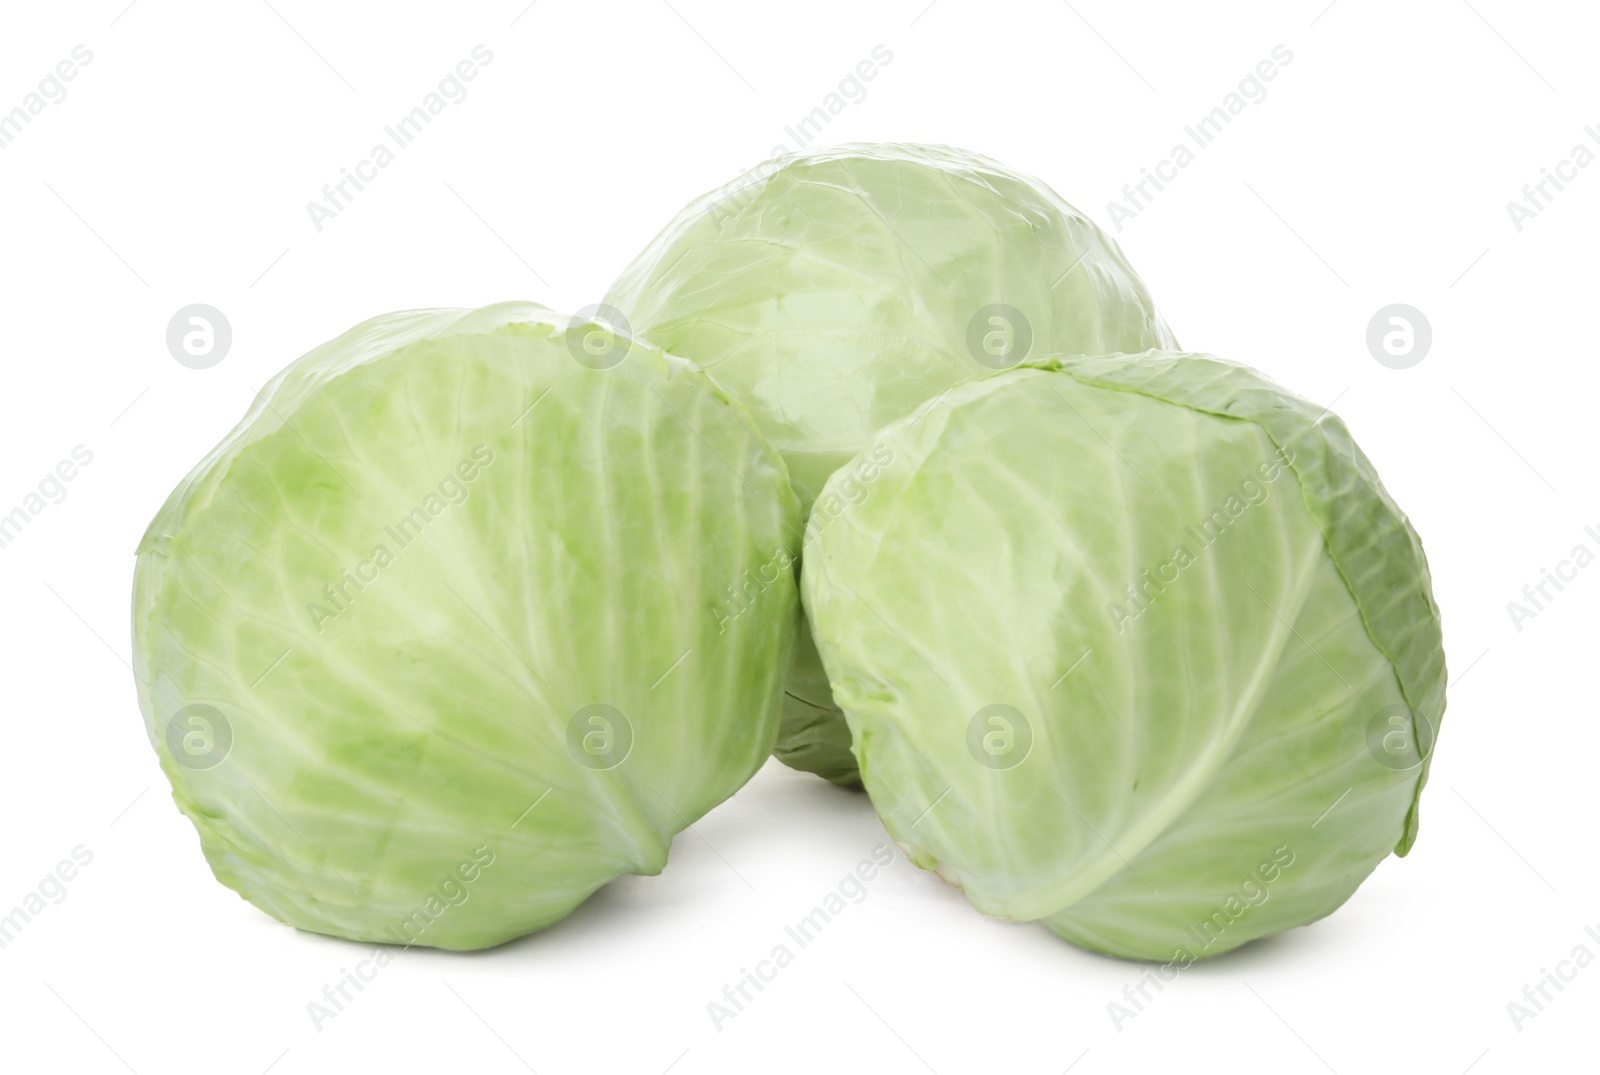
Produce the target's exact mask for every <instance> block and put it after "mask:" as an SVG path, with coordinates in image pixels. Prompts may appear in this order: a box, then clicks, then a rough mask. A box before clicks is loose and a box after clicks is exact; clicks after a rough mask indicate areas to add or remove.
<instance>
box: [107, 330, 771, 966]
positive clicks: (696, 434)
mask: <svg viewBox="0 0 1600 1075" xmlns="http://www.w3.org/2000/svg"><path fill="white" fill-rule="evenodd" d="M798 510H799V509H798V504H797V502H796V500H795V497H794V494H793V493H792V491H791V490H790V488H789V484H788V480H787V476H786V472H785V467H784V464H783V461H782V459H781V458H780V457H779V456H778V455H777V453H776V452H774V451H773V450H772V449H771V448H770V447H768V446H767V445H766V444H765V442H764V441H763V440H762V439H761V438H760V436H759V434H758V433H757V431H756V429H755V427H754V425H753V424H752V423H751V421H750V419H749V417H748V416H747V415H746V414H744V412H743V411H742V410H741V409H740V408H739V407H738V406H737V405H736V404H733V403H732V402H730V401H729V400H728V399H727V398H726V397H724V396H723V395H722V394H721V393H720V391H718V390H717V389H715V388H714V387H713V386H712V385H711V383H710V382H709V381H708V380H707V378H706V377H705V376H704V375H703V374H701V373H700V372H698V371H697V370H695V369H693V368H692V367H691V366H689V364H688V363H685V362H682V361H680V360H678V359H675V358H671V357H669V356H666V355H664V354H662V353H661V352H659V351H657V350H655V349H653V348H651V347H648V346H645V345H643V344H641V343H638V342H635V341H632V340H630V339H628V338H627V337H625V336H621V335H618V334H615V333H613V332H612V331H611V330H609V329H608V328H606V327H604V326H601V325H596V324H590V323H584V324H577V325H573V326H570V327H569V326H567V325H566V324H565V323H558V322H557V321H556V320H554V319H553V318H552V316H551V315H550V314H549V312H548V311H546V310H544V309H543V308H542V307H538V306H534V305H532V304H516V303H507V304H503V305H499V306H491V307H487V308H484V309H481V310H476V311H462V310H426V311H418V312H412V313H400V314H393V315H389V316H387V317H380V318H377V319H375V320H372V321H368V322H366V323H364V324H362V325H359V326H357V327H356V328H354V329H352V330H351V331H350V332H348V333H346V334H345V335H343V336H341V337H339V338H338V339H336V340H334V341H332V342H331V343H328V344H326V345H324V346H322V347H320V348H318V349H317V350H315V351H312V352H311V353H310V354H308V355H306V356H305V357H303V358H301V359H300V360H299V361H297V362H295V363H294V364H293V365H291V366H290V367H289V368H288V369H286V370H285V371H284V372H283V373H282V374H280V375H279V376H278V377H277V378H276V379H275V380H274V381H272V383H271V384H269V385H268V386H267V387H266V389H265V390H264V391H263V392H262V393H261V394H260V395H259V396H258V398H257V399H256V401H255V404H254V405H253V406H252V408H251V410H250V412H249V414H248V415H247V416H246V417H245V419H244V421H243V422H242V423H241V424H240V425H239V426H238V427H237V428H236V429H235V430H234V431H233V432H232V433H231V434H230V435H229V436H228V437H227V439H226V440H224V441H223V442H222V444H220V445H219V446H218V447H217V448H216V449H215V450H214V451H213V452H212V453H211V454H210V455H209V456H207V457H206V459H205V460H204V461H203V462H201V463H200V465H199V466H198V467H197V468H196V469H195V470H194V471H193V472H192V473H191V474H190V475H189V476H188V477H187V478H186V479H184V481H183V482H182V484H181V485H179V487H178V488H177V490H176V491H175V492H174V493H173V494H172V496H171V498H170V499H169V500H168V501H167V503H166V505H165V506H164V507H163V508H162V509H161V511H160V513H159V514H158V515H157V516H156V518H155V520H154V522H153V523H152V524H151V526H150V529H149V531H148V533H146V535H145V537H144V539H143V541H142V542H141V544H140V546H139V556H138V565H137V571H136V577H135V584H134V606H133V636H134V644H135V646H134V648H135V670H136V675H137V677H138V681H139V702H140V706H141V708H142V710H143V712H144V717H145V722H146V726H147V729H148V732H149V735H150V740H151V743H152V744H153V746H154V747H155V749H156V752H157V754H158V755H159V757H160V761H161V766H162V769H163V770H164V771H165V773H166V775H167V777H168V778H169V779H170V780H171V782H172V786H173V793H174V798H175V799H176V801H177V803H178V806H179V807H180V808H181V809H182V811H183V812H184V813H185V814H186V815H188V817H189V818H190V820H191V821H193V823H194V825H195V828H196V829H197V830H198V831H199V834H200V841H201V845H202V847H203V849H204V851H205V854H206V857H207V859H208V861H209V862H210V864H211V867H212V869H213V871H214V872H215V874H216V876H217V877H218V879H219V880H221V881H222V882H223V883H224V884H226V885H228V886H229V887H231V888H233V889H235V890H237V891H238V892H239V893H240V894H242V895H243V896H244V897H245V898H246V899H248V900H250V901H251V902H252V903H254V904H255V905H256V906H258V907H260V908H261V909H263V910H264V911H266V912H268V913H269V914H271V915H273V916H275V917H277V918H279V919H281V920H283V921H284V922H288V923H290V924H292V925H295V926H298V927H300V928H302V929H306V930H312V931H315V932H318V933H327V934H332V935H335V936H340V937H347V938H353V939H360V940H366V941H377V942H386V943H397V944H413V943H414V944H421V945H430V946H435V947H440V948H451V949H473V948H481V947H485V946H488V945H494V944H498V943H500V942H503V941H506V940H509V939H511V938H513V937H517V936H520V935H522V934H525V933H528V932H531V931H533V930H537V929H540V928H542V927H545V926H548V925H550V924H551V923H553V922H555V921H556V920H558V919H560V918H561V917H563V916H564V915H566V914H568V913H569V912H570V911H571V910H572V909H573V908H574V907H576V906H577V905H578V904H579V903H580V902H581V901H582V900H584V899H585V898H586V897H587V896H589V895H590V894H591V893H592V892H594V891H595V890H596V889H597V888H599V887H600V886H601V885H603V884H605V883H606V882H607V881H609V880H611V879H613V878H615V877H617V876H619V875H621V874H626V873H640V874H653V873H657V872H658V871H659V870H660V869H661V868H662V865H663V863H664V862H665V859H666V855H667V848H668V845H669V844H670V842H671V839H672V837H673V835H674V834H675V833H677V832H679V831H681V830H682V829H683V828H685V827H686V826H688V825H689V824H691V823H692V822H693V821H695V820H696V819H697V818H699V817H700V816H701V815H703V814H704V813H705V812H706V811H708V810H710V809H711V808H712V807H714V806H716V805H717V804H718V803H720V802H722V801H723V800H724V799H725V798H727V797H728V796H729V795H731V794H732V793H733V792H734V791H735V790H736V789H737V788H739V787H740V785H742V784H743V783H744V782H745V781H746V780H747V779H749V777H750V776H751V775H752V774H753V773H754V772H755V771H756V770H757V769H758V768H759V767H760V766H761V764H762V762H763V760H764V759H765V758H766V757H767V756H768V754H769V753H770V751H771V748H772V745H773V740H774V736H775V735H776V731H777V721H778V712H779V708H780V698H781V693H782V683H783V674H784V670H785V669H786V668H787V666H788V662H789V659H790V654H791V650H792V642H793V636H794V632H795V627H796V624H797V622H798V614H797V600H796V593H795V583H794V570H793V567H792V565H793V563H794V560H795V557H796V556H797V553H798V543H799V514H798ZM734 592H737V593H738V595H739V599H738V600H737V601H733V600H732V599H731V598H730V596H729V595H730V593H734Z"/></svg>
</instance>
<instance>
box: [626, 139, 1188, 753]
mask: <svg viewBox="0 0 1600 1075" xmlns="http://www.w3.org/2000/svg"><path fill="white" fill-rule="evenodd" d="M606 301H607V302H608V303H609V304H611V305H613V306H615V307H617V308H619V309H620V310H621V311H622V312H623V313H624V314H625V315H626V317H627V318H628V320H629V322H630V324H631V326H632V328H633V330H634V331H635V332H638V333H640V334H641V335H643V336H645V337H648V338H649V339H651V340H652V341H654V342H655V343H656V344H658V345H660V346H662V347H664V348H666V349H667V350H669V351H671V352H673V353H675V354H681V355H683V356H685V357H687V358H690V359H692V360H693V361H695V362H696V363H698V364H699V365H700V366H701V367H702V368H704V369H705V370H706V372H707V373H708V374H710V376H711V377H712V378H713V379H714V380H715V381H716V382H717V383H718V384H720V385H722V386H723V387H724V388H725V389H727V391H728V392H729V393H730V394H732V395H733V397H734V398H735V399H738V400H740V401H741V402H743V403H744V404H745V405H746V406H747V407H748V408H749V409H750V411H751V414H752V415H753V416H754V418H755V420H756V423H757V425H759V426H760V428H761V431H762V432H763V433H764V434H765V435H766V437H767V439H768V440H769V441H770V442H771V443H772V444H773V445H774V446H775V447H777V448H778V450H779V451H780V452H782V453H783V456H784V459H785V460H786V461H787V462H788V465H789V471H790V474H791V475H792V477H793V481H794V487H795V492H796V493H797V494H798V495H799V497H800V501H801V508H802V511H803V512H805V513H809V512H810V511H811V509H812V503H813V501H814V500H815V499H816V497H817V494H818V492H819V491H820V490H821V488H822V485H823V483H824V482H825V481H826V480H827V478H828V477H829V475H831V474H832V473H833V472H834V471H836V470H837V469H838V468H839V467H840V466H841V465H843V464H844V463H846V462H847V461H848V460H849V459H850V458H851V457H852V456H854V455H855V454H856V453H857V452H858V451H860V450H861V449H862V448H863V447H864V446H865V445H866V444H867V442H868V441H869V439H870V438H871V436H872V434H873V433H874V432H875V431H877V430H878V429H880V428H882V427H883V426H884V425H886V424H888V423H889V422H891V421H894V420H895V419H897V418H900V417H903V416H904V415H906V414H908V413H910V411H911V410H913V409H914V408H915V407H917V406H918V405H919V404H921V403H924V402H925V401H927V400H929V399H932V398H934V397H935V396H937V395H938V394H939V393H941V392H943V391H945V390H946V389H948V388H950V387H951V386H953V385H956V384H960V383H962V382H964V381H967V380H970V379H972V378H974V377H977V376H980V375H983V374H986V373H988V372H990V371H991V370H992V369H995V368H1003V367H1006V366H1012V365H1016V364H1018V363H1020V362H1022V361H1023V360H1024V359H1025V358H1026V357H1027V356H1028V355H1029V354H1033V355H1056V354H1065V355H1073V354H1102V353H1106V352H1112V351H1142V350H1144V349H1146V348H1150V347H1174V346H1176V344H1175V343H1174V341H1173V339H1172V335H1171V333H1170V332H1169V331H1168V329H1167V327H1166V324H1165V323H1164V322H1163V321H1162V319H1161V317H1160V315H1159V314H1158V313H1157V312H1156V310H1155V306H1154V304H1153V303H1152V301H1151V299H1150V295H1149V293H1148V292H1147V290H1146V289H1145V286H1144V284H1143V283H1142V282H1141V281H1140V280H1139V278H1138V277H1137V276H1136V275H1135V274H1134V272H1133V270H1132V268H1131V267H1129V265H1128V263H1127V261H1126V260H1125V259H1124V257H1123V255H1122V252H1121V250H1120V249H1118V247H1117V244H1116V243H1115V242H1114V241H1113V240H1112V239H1110V238H1108V237H1107V236H1106V235H1105V234H1104V233H1102V232H1101V231H1100V229H1099V228H1097V227H1096V226H1095V225H1094V223H1093V222H1092V221H1090V220H1089V219H1088V218H1087V217H1085V216H1083V215H1082V214H1081V213H1079V212H1078V211H1077V210H1076V209H1074V208H1073V207H1072V206H1070V205H1068V204H1067V203H1066V202H1065V201H1063V200H1062V199H1061V198H1060V197H1059V196H1058V195H1057V194H1056V193H1055V192H1054V191H1052V190H1051V189H1050V188H1048V187H1047V186H1045V185H1044V184H1042V183H1040V182H1039V181H1038V180H1035V179H1032V178H1030V177H1028V176H1025V175H1021V174H1019V173H1017V172H1014V171H1012V170H1010V169H1008V168H1006V167H1005V166H1003V165H1001V164H997V163H996V162H994V161H991V160H988V159H986V158H984V157H980V156H977V155H975V154H971V153H966V152H963V151H961V150H957V149H951V148H948V147H944V146H915V145H859V144H855V145H843V146H836V147H829V148H827V149H820V150H813V151H809V152H805V153H800V154H796V155H794V156H791V157H787V158H781V159H779V160H777V161H775V162H773V163H770V164H769V165H767V166H764V167H762V168H757V169H755V170H754V171H752V172H751V173H749V174H748V175H746V176H744V177H743V178H741V179H740V180H738V181H736V182H734V183H731V184H729V185H728V186H727V187H724V188H722V189H720V190H716V191H712V192H710V193H708V194H706V195H704V196H703V197H701V198H699V199H697V200H696V201H694V202H692V203H691V204H690V205H689V206H688V207H687V208H685V209H684V210H683V211H682V212H681V213H680V214H679V215H678V217H677V219H675V220H674V221H673V222H672V223H670V224H669V225H668V226H667V227H666V229H665V230H664V231H662V233H661V234H660V235H659V236H657V237H656V239H655V241H654V242H652V243H651V244H650V246H649V247H648V248H647V249H646V250H645V251H644V252H643V253H642V254H640V255H639V257H638V258H637V259H635V261H634V263H633V264H632V265H631V266H629V268H628V269H627V270H625V271H624V272H623V274H622V275H621V277H620V278H619V279H618V280H617V282H616V284H615V285H614V286H613V287H612V290H611V293H610V294H609V295H608V297H607V299H606ZM787 691H788V695H789V697H788V699H787V700H786V702H785V709H784V719H783V727H782V730H781V732H780V735H779V741H778V750H777V753H778V757H779V758H780V759H782V760H783V761H785V762H786V763H787V764H789V765H792V766H794V767H796V768H799V769H803V770H807V771H810V772H815V773H819V774H821V775H823V776H826V777H828V778H829V779H831V780H835V781H836V782H839V783H846V784H849V783H855V782H856V781H857V780H858V775H857V773H856V771H855V764H854V759H853V758H852V756H851V755H850V753H849V749H848V748H849V739H848V730H847V728H846V727H845V725H844V722H843V718H842V716H841V715H840V714H839V711H838V709H837V707H836V706H834V704H833V701H832V698H831V697H830V695H829V692H828V684H827V679H826V677H825V675H824V674H823V670H822V668H821V667H820V665H819V664H818V663H817V662H816V660H815V658H814V656H813V654H812V650H811V647H809V646H804V645H802V646H801V647H799V648H798V649H797V651H796V658H795V667H794V669H793V671H792V673H791V676H790V681H789V685H788V688H787Z"/></svg>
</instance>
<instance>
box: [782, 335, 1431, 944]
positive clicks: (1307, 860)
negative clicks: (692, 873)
mask: <svg viewBox="0 0 1600 1075" xmlns="http://www.w3.org/2000/svg"><path fill="white" fill-rule="evenodd" d="M878 440H879V442H880V443H879V444H878V445H876V446H875V448H874V450H878V451H880V452H882V451H887V452H889V453H891V454H892V455H893V458H894V462H893V463H892V464H891V465H889V466H888V467H886V468H885V469H884V471H883V473H882V475H881V476H880V477H879V479H878V481H877V482H876V483H875V485H874V486H873V488H872V490H871V492H870V494H869V495H868V496H867V497H865V498H864V499H862V500H861V501H859V502H858V503H856V504H854V505H852V506H851V507H850V508H849V509H848V510H847V511H845V512H843V513H842V514H840V515H839V516H838V517H836V518H833V519H831V520H820V519H818V518H815V517H814V518H813V520H812V524H811V531H810V532H809V533H808V535H807V541H808V544H807V556H806V558H805V563H804V570H803V577H802V596H803V600H804V602H805V607H806V610H807V612H808V614H809V616H810V619H811V624H812V629H813V633H814V636H815V638H816V641H817V645H818V648H819V649H820V651H821V655H822V658H823V661H824V664H825V665H826V668H827V672H828V675H829V678H830V680H831V682H832V684H833V691H834V697H835V698H836V699H838V701H839V702H840V704H842V706H843V707H844V710H845V713H846V716H847V718H848V720H849V724H850V729H851V732H852V734H853V737H854V748H855V752H856V756H857V758H858V760H859V762H860V766H861V773H862V776H863V779H864V782H865V784H866V787H867V790H868V792H869V793H870V794H871V796H872V799H873V803H874V805H875V806H876V808H877V809H878V812H879V813H880V814H881V815H882V817H883V820H884V823H885V825H886V827H887V828H888V829H889V831H890V833H891V834H892V835H893V836H894V837H895V839H896V840H898V841H899V842H900V843H901V844H902V846H904V847H905V848H906V850H907V853H908V854H909V855H910V856H911V857H912V859H913V861H915V862H917V863H918V864H919V865H921V866H923V867H925V868H928V869H933V870H936V871H937V872H938V873H939V874H940V875H941V876H942V877H944V878H945V879H947V880H949V881H951V882H952V883H954V884H957V885H960V886H961V887H962V888H964V889H965V891H966V894H967V896H968V898H969V899H970V900H971V902H972V903H973V905H974V906H975V907H977V908H978V909H979V910H980V911H982V912H984V913H986V914H990V915H994V916H999V917H1005V918H1014V919H1025V920H1032V919H1042V920H1043V921H1044V922H1045V924H1046V925H1047V926H1048V927H1049V928H1050V929H1052V930H1053V931H1055V932H1056V933H1058V934H1059V935H1061V936H1062V937H1065V938H1066V939H1068V940H1070V941H1072V942H1074V943H1076V944H1079V945H1083V946H1085V947H1089V948H1093V949H1096V950H1099V951H1103V952H1108V953H1111V954H1114V955H1119V956H1125V957H1132V958H1141V959H1157V960H1171V961H1175V962H1178V963H1186V962H1188V961H1190V960H1192V959H1195V958H1201V957H1205V956H1211V955H1215V954H1217V953H1220V952H1224V951H1227V950H1229V949H1231V948H1234V947H1237V946H1238V945H1239V944H1242V943H1245V942H1246V941H1249V940H1251V939H1253V938H1256V937H1261V936H1264V935H1266V934H1270V933H1274V932H1277V931H1279V930H1283V929H1286V928H1289V927H1292V926H1297V925H1302V924H1305V923H1307V922H1311V921H1313V920H1315V919H1318V918H1321V917H1322V916H1324V915H1327V914H1328V913H1330V912H1332V911H1333V910H1334V909H1335V908H1337V907H1338V906H1339V905H1340V904H1342V903H1343V902H1344V901H1345V900H1346V899H1347V898H1349V896H1350V895H1351V893H1352V892H1354V891H1355V889H1356V887H1357V886H1358V885H1359V884H1360V883H1361V881H1362V880H1363V879H1365V878H1366V876H1367V875H1368V874H1369V873H1370V872H1371V871H1372V869H1373V868H1374V867H1375V866H1376V865H1377V863H1378V862H1379V861H1381V860H1382V859H1383V858H1384V857H1385V856H1386V855H1388V854H1389V852H1390V851H1391V850H1393V851H1395V852H1397V853H1399V854H1404V853H1405V852H1406V851H1407V850H1409V848H1410V846H1411V843H1412V841H1413V840H1414V838H1415V835H1416V826H1417V812H1416V811H1417V803H1418V797H1419V796H1420V793H1421V789H1422V786H1423V783H1424V781H1425V779H1426V774H1427V762H1428V760H1429V758H1430V757H1431V749H1432V744H1433V741H1434V736H1435V735H1436V733H1437V728H1438V724H1439V719H1440V717H1441V716H1442V713H1443V709H1444V686H1445V664H1444V654H1443V649H1442V646H1441V636H1440V629H1439V617H1438V609H1437V607H1436V606H1435V604H1434V602H1433V598H1432V594H1431V589H1430V579H1429V574H1428V568H1427V563H1426V560H1425V558H1424V556H1423V553H1422V547H1421V544H1420V542H1419V541H1418V539H1417V536H1416V534H1415V532H1414V531H1413V530H1412V529H1411V527H1410V525H1409V523H1408V522H1407V520H1406V518H1405V516H1404V515H1403V514H1402V513H1401V512H1400V510H1399V509H1398V508H1397V507H1396V506H1395V504H1394V502H1393V501H1392V500H1391V499H1390V497H1389V496H1388V494H1387V493H1386V492H1385V490H1384V489H1383V486H1382V485H1381V484H1380V482H1379V481H1378V478H1377V475H1376V474H1375V473H1374V471H1373V469H1372V467H1371V465H1370V463H1369V462H1368V461H1367V460H1366V458H1365V457H1364V456H1363V455H1362V454H1361V453H1360V451H1359V450H1358V449H1357V448H1356V447H1355V445H1354V443H1353V442H1352V441H1351V439H1350V437H1349V434H1348V432H1347V431H1346V430H1345V428H1344V426H1343V425H1342V423H1340V422H1339V420H1338V419H1337V418H1334V417H1331V416H1329V415H1328V414H1327V413H1326V412H1325V411H1323V410H1321V409H1320V408H1317V407H1315V406H1313V405H1311V404H1309V403H1306V402H1305V401H1304V400H1301V399H1299V398H1297V397H1294V396H1292V395H1290V394H1289V393H1287V392H1285V391H1283V390H1282V389H1280V388H1278V387H1277V386H1275V385H1273V384H1272V383H1270V382H1269V381H1267V380H1266V379H1265V378H1263V377H1262V376H1261V375H1259V374H1257V373H1255V372H1253V371H1251V370H1248V369H1245V368H1244V367H1241V366H1236V365H1233V364H1231V363H1226V362H1223V361H1221V360H1218V359H1214V358H1210V357H1207V356H1195V355H1183V354H1174V353H1170V352H1151V353H1147V354H1143V355H1139V356H1132V357H1130V356H1125V355H1113V356H1106V357H1098V358H1076V359H1074V358H1067V359H1062V360H1059V361H1054V362H1050V363H1046V364H1042V365H1040V366H1038V367H1034V368H1025V369H1020V370H1015V371H1011V372H1007V373H1003V374H1000V375H997V376H994V377H992V378H990V379H987V380H984V381H981V382H977V383H974V384H969V385H965V386H962V387H960V388H957V389H955V390H953V391H951V392H950V393H948V394H946V395H945V396H944V397H943V398H941V399H938V400H935V401H933V402H931V403H929V404H928V405H926V406H924V407H923V408H921V409H919V410H918V411H917V412H916V413H914V414H913V415H911V416H909V417H908V418H906V419H904V420H902V421H900V422H898V423H895V424H894V425H892V426H890V427H888V428H887V429H885V430H884V431H883V432H882V433H880V434H879V438H878Z"/></svg>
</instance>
